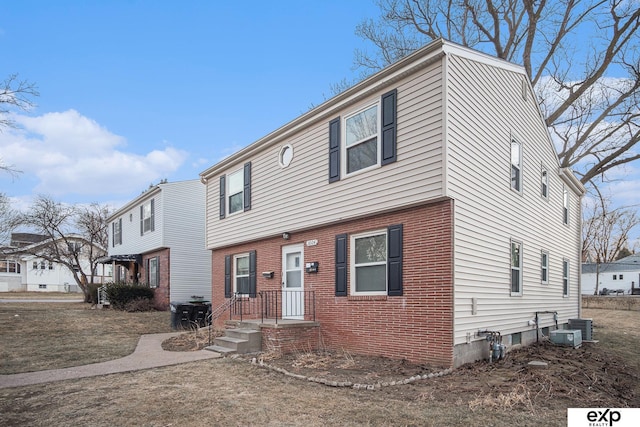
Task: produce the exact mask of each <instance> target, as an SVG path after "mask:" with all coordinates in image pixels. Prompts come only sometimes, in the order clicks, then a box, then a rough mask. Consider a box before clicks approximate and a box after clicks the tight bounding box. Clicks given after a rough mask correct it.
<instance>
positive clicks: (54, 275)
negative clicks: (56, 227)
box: [0, 233, 111, 292]
mask: <svg viewBox="0 0 640 427" xmlns="http://www.w3.org/2000/svg"><path fill="white" fill-rule="evenodd" d="M68 239H69V240H70V241H71V243H70V244H72V245H73V246H74V249H75V250H77V251H78V253H79V258H80V263H81V265H80V267H81V268H82V270H83V271H85V272H89V271H91V263H90V261H89V257H88V251H87V245H88V244H89V243H88V242H87V241H86V240H85V239H83V238H82V237H81V236H73V235H71V236H68ZM59 240H60V239H59ZM49 245H51V240H50V239H49V238H47V236H42V235H38V234H29V233H14V234H12V236H11V246H10V249H9V250H8V251H7V252H6V253H5V255H4V259H0V292H7V291H35V292H82V289H81V288H80V286H78V284H77V283H76V280H75V278H74V275H73V272H72V271H71V270H70V269H69V268H68V267H67V266H66V265H64V264H61V263H58V262H54V261H50V260H47V259H45V258H44V256H45V255H44V253H45V251H46V248H47V247H48V246H49ZM96 249H97V250H102V251H104V249H101V248H96ZM110 279H111V269H110V266H102V265H98V266H97V267H96V270H95V271H94V279H93V280H94V283H103V282H104V281H108V280H110Z"/></svg>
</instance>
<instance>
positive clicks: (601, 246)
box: [582, 193, 640, 295]
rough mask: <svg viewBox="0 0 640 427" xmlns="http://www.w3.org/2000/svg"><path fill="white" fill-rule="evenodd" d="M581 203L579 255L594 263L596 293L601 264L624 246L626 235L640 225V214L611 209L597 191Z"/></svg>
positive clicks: (627, 238) (626, 241) (625, 244)
mask: <svg viewBox="0 0 640 427" xmlns="http://www.w3.org/2000/svg"><path fill="white" fill-rule="evenodd" d="M585 205H586V206H585V210H584V214H585V218H584V219H583V221H582V239H583V240H582V254H583V259H592V260H593V261H594V262H595V263H596V287H595V295H597V294H598V283H599V280H600V277H599V276H600V268H601V265H602V264H606V263H609V262H612V261H615V260H616V259H617V257H618V254H620V252H621V251H623V250H625V249H626V248H627V246H628V244H629V235H630V233H631V231H632V230H633V228H634V227H636V226H637V225H639V224H640V217H639V216H638V214H637V213H636V211H635V210H633V209H630V208H624V207H621V208H616V209H612V208H611V202H610V200H609V199H608V198H606V197H604V196H603V195H602V194H601V193H598V196H597V198H596V199H595V200H594V201H592V203H585ZM627 250H628V249H627Z"/></svg>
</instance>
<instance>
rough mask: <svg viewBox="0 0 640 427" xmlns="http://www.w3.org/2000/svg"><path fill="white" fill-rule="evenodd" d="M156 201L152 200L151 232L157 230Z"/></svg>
mask: <svg viewBox="0 0 640 427" xmlns="http://www.w3.org/2000/svg"><path fill="white" fill-rule="evenodd" d="M154 202H155V199H151V231H154V230H155V229H156V219H155V216H156V209H155V203H154Z"/></svg>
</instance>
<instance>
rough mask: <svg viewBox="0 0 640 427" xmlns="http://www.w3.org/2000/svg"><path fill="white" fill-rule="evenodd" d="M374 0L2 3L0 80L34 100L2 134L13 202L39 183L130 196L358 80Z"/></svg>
mask: <svg viewBox="0 0 640 427" xmlns="http://www.w3.org/2000/svg"><path fill="white" fill-rule="evenodd" d="M377 13H378V9H377V7H376V6H375V5H374V4H373V1H366V0H355V1H354V0H349V1H344V0H323V1H321V2H299V1H298V2H296V1H290V0H287V1H282V0H279V1H269V2H264V1H243V2H229V1H226V2H224V1H213V0H212V1H159V0H153V1H152V0H128V1H124V0H111V1H90V0H88V1H80V0H76V1H70V0H57V1H55V2H52V1H46V0H41V1H34V0H20V1H17V0H14V1H9V2H5V3H4V4H3V6H2V13H1V14H0V50H1V51H2V52H3V55H2V56H3V59H2V61H1V62H0V78H2V79H4V78H6V77H7V76H8V75H10V74H13V73H19V76H20V78H22V79H27V80H29V81H31V82H34V83H36V84H37V86H38V89H39V92H40V96H39V97H38V98H36V99H35V102H36V103H37V107H36V108H35V109H33V110H32V111H30V112H28V113H27V114H20V115H19V116H16V121H17V122H18V124H19V125H21V127H22V130H20V131H18V132H16V131H8V130H5V131H3V133H2V134H0V157H2V159H3V160H4V162H5V163H7V164H12V165H15V167H16V168H17V169H20V170H22V171H23V173H22V174H21V175H20V176H19V177H18V178H17V179H12V178H11V177H10V176H8V175H6V174H0V188H1V191H3V192H5V193H6V194H7V195H8V196H10V197H11V199H12V201H13V202H14V204H16V205H22V204H24V205H26V204H28V203H29V200H30V198H31V197H32V196H33V195H35V194H49V195H51V196H53V197H54V198H56V199H58V200H61V201H65V202H69V203H88V202H92V201H97V202H100V203H110V204H113V205H114V206H118V205H121V204H123V203H125V202H127V201H128V200H130V199H131V198H133V197H136V196H137V195H138V194H140V192H141V191H142V190H144V189H146V188H147V187H148V186H149V185H150V184H151V183H157V182H158V181H159V180H160V179H163V178H167V179H169V180H170V181H178V180H185V179H195V178H198V174H199V173H200V172H201V171H203V170H204V169H206V168H208V167H209V166H211V165H213V164H214V163H216V162H217V161H219V160H220V159H221V158H223V157H225V156H227V155H229V154H231V153H233V152H235V151H237V150H238V149H239V148H241V147H243V146H245V145H248V144H250V143H252V142H254V141H255V140H257V139H259V138H260V137H262V136H264V135H266V134H268V133H269V132H271V131H273V130H275V129H277V128H279V127H280V126H282V125H284V124H286V123H287V122H289V121H291V120H292V119H294V118H296V117H297V116H299V115H300V114H302V113H304V112H306V111H308V110H309V108H310V107H311V106H313V105H318V104H320V103H321V102H322V101H323V100H325V99H327V98H329V97H330V96H331V89H330V88H331V85H332V84H335V83H337V82H339V81H341V80H342V79H344V78H347V79H352V78H353V77H354V76H355V75H356V73H357V72H356V71H353V70H352V63H353V52H354V49H355V48H356V47H362V46H363V42H362V40H361V39H359V38H358V37H356V36H355V34H354V32H355V28H356V25H357V24H358V23H360V22H361V21H362V20H363V19H367V18H373V17H375V16H376V15H377Z"/></svg>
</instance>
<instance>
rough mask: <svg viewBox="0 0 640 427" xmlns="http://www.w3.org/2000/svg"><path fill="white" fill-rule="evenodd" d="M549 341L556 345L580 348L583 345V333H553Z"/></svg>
mask: <svg viewBox="0 0 640 427" xmlns="http://www.w3.org/2000/svg"><path fill="white" fill-rule="evenodd" d="M549 339H550V340H551V342H552V343H554V344H558V345H566V346H569V347H573V348H578V347H580V346H581V345H582V332H581V331H580V330H579V329H567V330H557V331H551V333H549Z"/></svg>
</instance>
